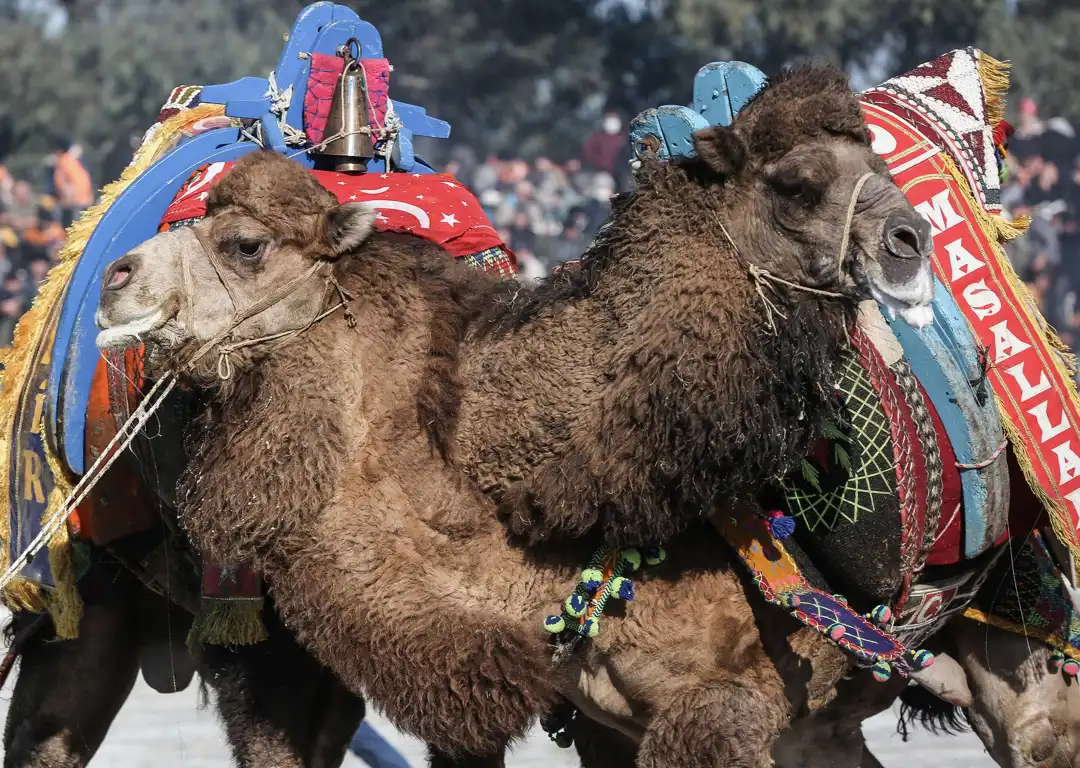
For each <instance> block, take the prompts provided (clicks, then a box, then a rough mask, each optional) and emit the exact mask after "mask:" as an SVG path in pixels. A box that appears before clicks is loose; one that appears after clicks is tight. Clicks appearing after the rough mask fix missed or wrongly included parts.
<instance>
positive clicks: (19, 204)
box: [4, 181, 38, 230]
mask: <svg viewBox="0 0 1080 768" xmlns="http://www.w3.org/2000/svg"><path fill="white" fill-rule="evenodd" d="M37 208H38V201H37V200H35V199H34V188H33V187H31V186H30V182H28V181H16V182H15V183H14V184H12V187H11V202H10V203H9V204H8V207H7V210H6V212H5V213H4V218H5V220H6V221H7V223H8V224H10V225H11V226H12V227H14V228H15V229H16V230H22V229H25V228H26V227H29V226H30V225H31V224H33V223H34V220H35V218H36V216H37Z"/></svg>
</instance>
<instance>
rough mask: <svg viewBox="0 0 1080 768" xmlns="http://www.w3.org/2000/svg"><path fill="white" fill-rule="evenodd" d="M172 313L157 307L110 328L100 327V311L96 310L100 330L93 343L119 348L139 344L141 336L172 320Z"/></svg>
mask: <svg viewBox="0 0 1080 768" xmlns="http://www.w3.org/2000/svg"><path fill="white" fill-rule="evenodd" d="M172 318H173V315H171V314H169V313H168V312H166V310H165V309H164V308H158V309H156V310H154V311H153V312H152V313H150V314H149V315H146V316H144V317H140V318H137V319H135V320H129V321H128V322H126V323H123V324H121V325H116V326H113V327H111V328H104V327H102V326H103V325H104V323H103V322H102V319H103V318H102V317H101V311H100V310H98V317H97V321H98V327H99V328H102V330H101V331H100V332H99V333H98V335H97V339H95V343H96V344H97V347H98V349H119V348H123V347H130V346H133V345H135V344H139V343H141V342H142V341H143V338H144V337H145V336H146V335H147V334H150V333H153V332H154V331H157V330H160V329H161V328H163V327H164V326H165V324H166V323H167V322H169V321H170V320H172Z"/></svg>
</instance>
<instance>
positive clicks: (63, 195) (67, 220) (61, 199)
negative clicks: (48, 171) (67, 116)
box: [52, 140, 94, 229]
mask: <svg viewBox="0 0 1080 768" xmlns="http://www.w3.org/2000/svg"><path fill="white" fill-rule="evenodd" d="M53 159H54V162H53V164H52V165H53V188H54V190H55V191H54V192H53V193H52V195H53V197H54V198H56V201H57V206H58V209H59V213H60V224H61V225H62V226H63V227H64V229H67V228H68V227H70V226H71V224H72V222H73V221H75V219H76V218H78V217H79V214H81V213H82V212H83V211H85V210H86V209H87V208H89V207H90V206H91V205H92V204H93V202H94V186H93V184H92V183H91V181H90V174H89V173H88V172H87V170H86V166H85V165H83V162H82V147H81V146H80V145H79V144H75V143H73V142H70V141H67V140H62V141H60V142H58V143H57V145H56V149H55V150H54V152H53Z"/></svg>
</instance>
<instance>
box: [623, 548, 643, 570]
mask: <svg viewBox="0 0 1080 768" xmlns="http://www.w3.org/2000/svg"><path fill="white" fill-rule="evenodd" d="M622 559H623V563H625V565H626V568H627V569H628V570H631V571H636V570H637V569H638V568H640V567H641V553H640V552H638V551H637V550H636V549H624V550H623V551H622Z"/></svg>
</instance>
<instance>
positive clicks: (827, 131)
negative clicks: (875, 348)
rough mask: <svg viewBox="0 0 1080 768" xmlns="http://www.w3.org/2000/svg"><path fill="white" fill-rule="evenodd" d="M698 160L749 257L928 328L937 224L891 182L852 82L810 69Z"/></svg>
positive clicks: (780, 85)
mask: <svg viewBox="0 0 1080 768" xmlns="http://www.w3.org/2000/svg"><path fill="white" fill-rule="evenodd" d="M694 140H695V147H696V151H697V158H696V159H694V160H692V161H691V164H692V165H696V166H697V168H698V169H699V171H700V175H702V176H703V177H704V178H705V179H706V180H709V181H712V182H714V183H715V182H718V183H720V184H721V185H723V187H725V188H727V190H728V191H727V192H725V193H724V194H723V195H722V196H721V197H720V198H719V199H720V200H721V201H722V205H720V206H718V210H717V211H716V213H717V215H718V216H719V217H721V222H722V223H723V225H724V226H725V227H726V229H727V230H728V232H729V233H730V234H731V237H732V239H733V240H734V241H735V243H736V244H737V247H738V249H739V251H740V253H741V254H742V256H743V258H744V259H745V260H746V261H748V262H750V263H751V264H754V265H756V266H758V267H760V268H761V269H765V270H768V271H769V272H770V273H771V274H773V275H775V276H776V277H779V278H782V279H784V280H787V281H789V282H792V283H797V284H799V285H802V286H806V287H811V288H816V289H819V290H824V291H830V292H835V293H841V294H843V295H845V296H849V297H851V298H852V299H856V300H859V299H869V298H874V299H877V300H878V301H879V302H881V303H882V304H883V305H885V307H886V308H888V309H889V310H890V311H891V312H894V313H897V314H899V315H900V316H901V317H902V318H903V319H904V320H906V321H907V322H908V323H910V324H912V325H914V326H916V327H922V326H925V325H927V324H929V323H930V322H931V319H932V312H931V310H930V307H929V303H930V300H931V299H932V298H933V289H934V283H933V278H932V276H931V272H930V263H929V255H930V252H931V249H932V239H931V231H930V225H929V223H928V222H927V221H926V220H925V219H924V218H923V217H921V216H920V215H919V214H918V212H916V211H915V209H914V208H913V207H912V206H911V204H910V203H909V202H908V200H907V198H906V197H905V196H904V194H903V192H902V191H901V190H900V189H899V188H898V187H897V186H896V184H895V183H893V181H892V178H891V177H890V175H889V170H888V167H887V166H886V164H885V161H884V160H882V159H881V158H880V157H879V156H878V155H877V154H875V153H874V151H873V150H872V149H871V148H870V134H869V131H868V129H867V127H866V124H865V122H864V120H863V115H862V110H861V108H860V107H859V102H858V100H857V98H856V97H855V95H854V94H853V93H852V91H851V88H850V86H849V85H848V78H847V76H846V75H845V74H844V73H843V72H841V71H840V70H839V69H836V68H834V67H832V66H823V65H821V64H809V65H804V66H801V67H799V68H796V69H793V70H789V71H787V72H784V73H782V74H781V75H780V76H778V77H776V78H773V79H772V80H771V81H770V84H769V85H768V86H767V87H766V88H764V89H763V90H762V91H761V92H759V93H758V95H757V96H755V97H754V98H753V99H752V100H751V101H750V103H749V104H747V106H746V107H745V108H744V109H743V110H742V111H741V112H740V113H739V115H738V117H737V118H736V119H735V121H734V122H733V123H732V125H731V126H730V127H722V126H713V127H709V128H705V129H702V130H699V131H698V132H697V133H695V135H694Z"/></svg>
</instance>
